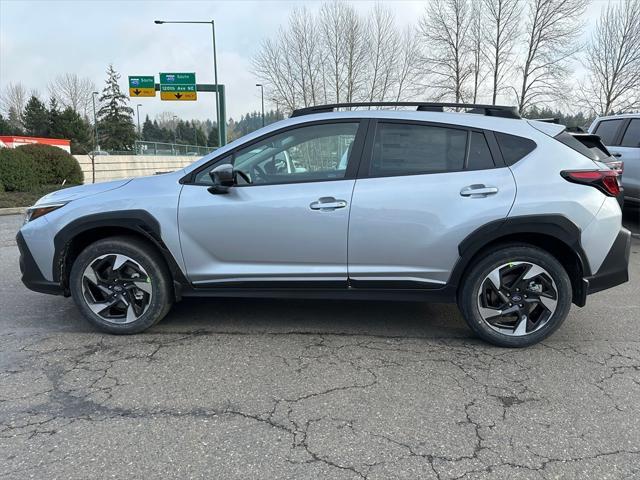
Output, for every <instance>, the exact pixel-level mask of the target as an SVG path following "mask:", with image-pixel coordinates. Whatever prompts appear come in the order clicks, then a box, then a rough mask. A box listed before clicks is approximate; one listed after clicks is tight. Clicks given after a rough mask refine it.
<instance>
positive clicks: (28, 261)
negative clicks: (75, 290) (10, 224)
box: [16, 232, 64, 295]
mask: <svg viewBox="0 0 640 480" xmlns="http://www.w3.org/2000/svg"><path fill="white" fill-rule="evenodd" d="M16 243H17V244H18V250H20V273H21V274H22V283H24V284H25V286H26V287H27V288H28V289H30V290H33V291H34V292H40V293H49V294H52V295H64V289H63V288H62V286H61V285H60V283H58V282H52V281H49V280H47V279H46V278H44V275H42V272H41V271H40V268H39V267H38V264H37V263H36V261H35V260H34V258H33V255H32V254H31V251H30V250H29V247H28V246H27V242H25V240H24V237H23V236H22V233H21V232H18V235H16Z"/></svg>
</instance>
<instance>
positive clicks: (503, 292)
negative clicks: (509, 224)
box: [458, 245, 572, 347]
mask: <svg viewBox="0 0 640 480" xmlns="http://www.w3.org/2000/svg"><path fill="white" fill-rule="evenodd" d="M571 294H572V293H571V281H570V279H569V276H568V275H567V272H566V271H565V269H564V267H563V266H562V265H561V264H560V262H558V260H556V258H555V257H553V256H552V255H551V254H549V253H548V252H546V251H544V250H542V249H540V248H537V247H534V246H528V245H508V246H504V247H502V248H500V249H498V250H496V251H493V252H491V253H488V254H487V255H485V256H483V257H482V258H480V259H478V260H477V261H476V262H475V263H474V264H473V265H472V266H471V268H470V270H469V271H468V272H467V274H466V275H465V280H464V284H463V285H462V289H461V290H460V293H459V296H458V304H459V307H460V310H461V311H462V314H463V316H464V318H465V320H466V322H467V323H468V324H469V326H470V327H471V329H472V330H473V331H474V332H475V333H476V334H477V335H478V336H479V337H480V338H482V339H484V340H486V341H488V342H490V343H493V344H494V345H498V346H501V347H526V346H528V345H532V344H534V343H537V342H539V341H541V340H543V339H544V338H546V337H547V336H549V335H551V333H553V332H554V331H555V330H556V329H557V328H558V327H560V325H561V324H562V322H563V321H564V320H565V318H566V317H567V314H568V313H569V309H570V308H571Z"/></svg>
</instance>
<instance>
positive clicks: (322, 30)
mask: <svg viewBox="0 0 640 480" xmlns="http://www.w3.org/2000/svg"><path fill="white" fill-rule="evenodd" d="M588 4H589V0H431V1H430V2H428V3H427V4H426V6H425V9H424V12H423V14H422V16H421V17H420V18H418V19H417V22H416V23H415V25H409V26H408V27H406V28H404V29H401V28H399V27H398V25H397V22H396V18H395V15H394V13H393V10H392V8H390V7H385V6H383V5H381V4H377V5H376V6H375V7H374V8H373V9H372V10H371V11H369V12H368V13H367V14H360V13H358V12H357V11H356V9H355V8H354V7H353V6H352V5H351V4H349V3H344V2H340V1H337V0H334V1H332V2H328V3H324V4H322V6H321V7H320V9H319V10H318V11H317V12H316V13H313V12H311V11H310V10H309V9H307V8H306V7H300V8H296V9H294V10H293V11H292V13H291V15H290V17H289V19H288V22H287V24H286V25H284V26H282V27H281V29H280V30H279V32H278V33H277V34H276V35H275V36H274V37H272V38H268V39H266V40H265V41H264V42H263V43H262V45H261V47H260V49H259V51H258V53H257V54H256V56H255V57H254V58H253V67H254V70H255V72H256V74H257V75H258V76H259V77H260V79H261V80H262V81H263V82H264V83H265V84H266V85H267V95H268V98H269V100H270V101H271V102H273V103H274V104H275V105H276V106H278V107H279V108H280V109H283V110H284V111H285V112H291V111H292V110H294V109H296V108H300V107H306V106H310V105H314V104H319V103H333V102H360V101H373V100H377V101H399V100H410V99H411V100H413V99H416V98H421V99H429V100H437V101H450V102H466V103H478V102H482V103H491V104H496V103H497V102H501V103H507V104H513V105H517V106H518V108H519V110H520V111H521V112H522V113H524V114H526V113H527V111H528V110H531V109H533V108H534V107H537V108H544V107H549V106H555V107H557V106H561V107H562V108H563V109H565V110H567V109H572V110H580V109H583V110H585V111H586V112H587V116H594V115H599V114H605V113H611V112H614V111H626V110H633V109H638V108H640V0H621V1H620V2H611V3H610V4H609V5H607V6H606V7H605V8H603V10H602V12H601V15H600V18H599V19H598V22H597V25H596V28H595V29H594V31H593V33H592V35H591V37H590V38H589V40H588V42H587V44H586V45H584V44H582V43H581V42H580V35H581V32H582V31H583V28H584V20H583V17H584V12H585V9H586V7H587V5H588ZM576 61H578V62H581V63H582V64H583V65H584V68H585V70H586V75H585V76H584V77H583V78H577V77H576V75H574V73H573V71H572V69H573V66H574V65H575V62H576Z"/></svg>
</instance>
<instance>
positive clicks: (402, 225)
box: [349, 121, 516, 288]
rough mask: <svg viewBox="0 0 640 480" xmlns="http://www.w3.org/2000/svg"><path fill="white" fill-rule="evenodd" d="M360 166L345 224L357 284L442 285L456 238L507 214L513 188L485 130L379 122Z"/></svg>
mask: <svg viewBox="0 0 640 480" xmlns="http://www.w3.org/2000/svg"><path fill="white" fill-rule="evenodd" d="M367 143H371V142H370V141H368V142H367ZM367 157H369V158H367ZM361 170H363V171H364V172H363V175H360V177H359V179H358V180H357V182H356V186H355V189H354V192H353V198H352V206H351V221H350V224H349V279H350V282H351V284H352V286H354V287H365V288H438V287H441V286H443V285H444V284H445V283H446V282H447V281H448V279H449V276H450V274H451V271H452V269H453V267H454V265H455V263H456V261H457V259H458V257H459V253H458V245H459V244H460V242H462V240H463V239H464V238H465V237H466V236H467V235H469V234H470V233H471V232H473V231H474V230H475V229H476V228H478V227H480V226H482V225H484V224H486V223H488V222H491V221H493V220H498V219H502V218H505V217H506V216H507V214H508V213H509V209H510V208H511V205H512V204H513V201H514V198H515V193H516V190H515V182H514V179H513V176H512V175H511V172H510V171H509V169H508V168H507V167H502V168H497V167H496V165H495V164H494V161H493V156H492V152H491V149H490V148H489V144H488V142H487V138H486V136H485V134H484V133H483V132H482V131H474V130H470V129H469V130H468V129H465V128H464V127H458V126H447V125H442V124H426V123H404V122H390V121H379V122H378V124H377V127H376V128H375V137H374V141H373V147H372V148H371V149H370V152H369V153H367V152H365V154H364V155H363V164H362V167H361Z"/></svg>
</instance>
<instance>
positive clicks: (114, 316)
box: [82, 253, 152, 324]
mask: <svg viewBox="0 0 640 480" xmlns="http://www.w3.org/2000/svg"><path fill="white" fill-rule="evenodd" d="M82 293H83V295H84V299H85V301H86V303H87V306H88V307H89V308H90V309H91V311H92V312H93V313H95V314H96V315H98V316H99V317H101V318H102V319H104V320H105V321H107V322H111V323H118V324H126V323H131V322H134V321H135V320H137V319H138V318H140V316H141V315H142V314H144V313H145V312H146V311H147V309H148V308H149V305H150V304H151V295H152V288H151V278H150V277H149V275H148V274H147V272H146V271H145V269H144V268H143V267H142V265H140V264H139V263H138V262H136V261H135V260H133V259H132V258H130V257H128V256H126V255H122V254H119V253H108V254H106V255H101V256H99V257H97V258H96V259H94V260H92V261H91V262H90V263H89V265H88V266H87V268H85V270H84V273H83V275H82Z"/></svg>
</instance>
